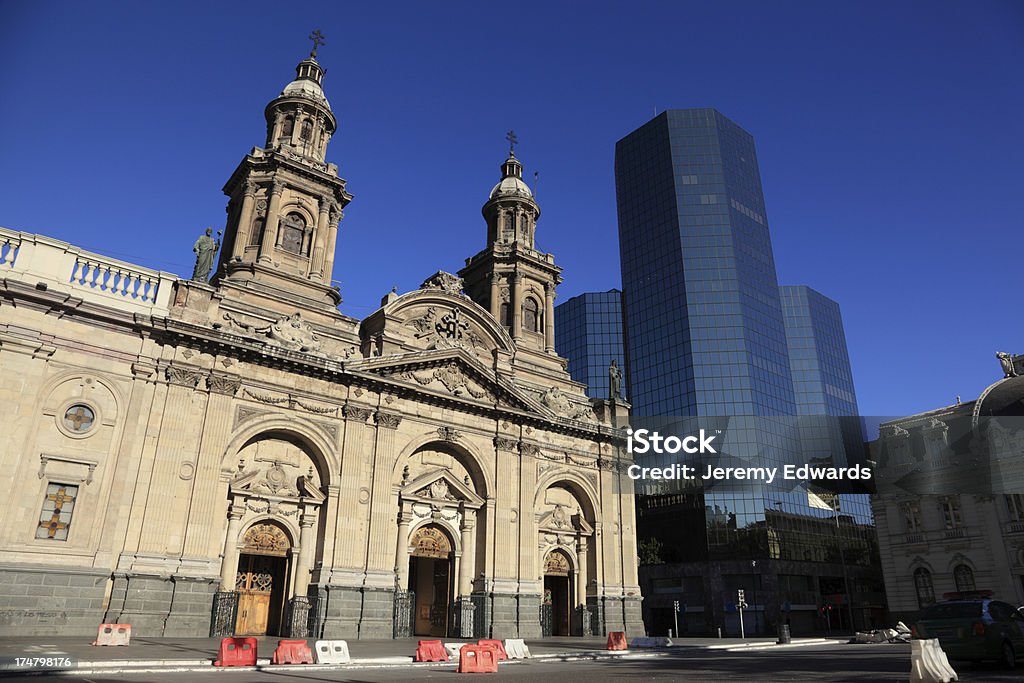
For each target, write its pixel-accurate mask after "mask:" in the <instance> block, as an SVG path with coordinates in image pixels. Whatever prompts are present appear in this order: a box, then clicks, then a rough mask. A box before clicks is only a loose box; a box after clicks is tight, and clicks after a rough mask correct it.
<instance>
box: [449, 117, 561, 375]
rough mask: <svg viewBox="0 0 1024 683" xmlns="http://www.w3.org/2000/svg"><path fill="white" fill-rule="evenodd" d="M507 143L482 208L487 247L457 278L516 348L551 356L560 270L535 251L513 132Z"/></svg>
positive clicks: (534, 215)
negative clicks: (497, 176)
mask: <svg viewBox="0 0 1024 683" xmlns="http://www.w3.org/2000/svg"><path fill="white" fill-rule="evenodd" d="M507 139H508V140H509V143H510V145H509V153H508V158H507V159H506V160H505V163H503V164H502V165H501V180H500V181H498V184H497V185H495V186H494V189H492V190H491V195H490V197H489V198H488V200H487V203H485V204H484V206H483V215H484V219H485V220H486V221H487V246H486V247H485V248H484V250H483V251H481V252H480V253H478V254H477V255H475V256H472V257H470V258H468V259H466V266H465V267H464V268H463V269H462V270H460V271H459V276H460V277H462V278H463V280H464V281H465V290H466V294H468V295H469V296H470V298H472V299H473V300H474V301H476V302H477V303H478V304H480V305H481V306H483V307H484V308H486V309H488V310H489V311H490V312H491V315H493V316H494V317H495V319H496V320H497V321H498V322H499V323H500V324H501V325H502V326H503V327H504V328H505V329H506V330H508V332H509V334H510V335H511V336H512V338H513V339H514V340H515V341H516V345H517V346H518V347H519V348H521V349H530V350H533V351H537V352H541V353H546V354H550V355H553V354H554V353H555V320H554V309H555V304H554V301H555V287H557V286H558V284H559V283H560V282H561V281H562V277H561V274H560V273H561V271H562V269H561V268H559V267H558V266H556V265H555V257H554V256H552V255H551V254H546V253H544V252H541V251H538V250H537V249H536V246H535V240H534V236H535V231H536V229H537V219H538V218H540V207H539V206H538V205H537V202H536V201H534V198H533V192H532V191H531V190H530V187H529V185H527V184H526V182H525V181H523V165H522V163H520V161H519V159H517V158H516V154H515V144H516V137H515V134H514V133H512V132H509V134H508V137H507Z"/></svg>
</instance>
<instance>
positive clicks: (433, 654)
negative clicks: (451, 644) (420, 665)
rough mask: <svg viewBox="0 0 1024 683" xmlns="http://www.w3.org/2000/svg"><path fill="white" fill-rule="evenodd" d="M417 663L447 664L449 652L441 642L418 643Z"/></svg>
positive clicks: (422, 641) (427, 641)
mask: <svg viewBox="0 0 1024 683" xmlns="http://www.w3.org/2000/svg"><path fill="white" fill-rule="evenodd" d="M415 661H417V662H447V661H448V652H447V650H445V649H444V643H442V642H441V641H440V640H421V641H419V643H417V647H416V658H415Z"/></svg>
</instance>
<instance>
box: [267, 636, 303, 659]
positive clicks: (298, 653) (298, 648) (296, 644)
mask: <svg viewBox="0 0 1024 683" xmlns="http://www.w3.org/2000/svg"><path fill="white" fill-rule="evenodd" d="M270 663H271V664H312V663H313V650H312V648H310V647H309V644H308V643H307V642H306V641H304V640H279V641H277V649H276V650H274V656H273V657H271V658H270Z"/></svg>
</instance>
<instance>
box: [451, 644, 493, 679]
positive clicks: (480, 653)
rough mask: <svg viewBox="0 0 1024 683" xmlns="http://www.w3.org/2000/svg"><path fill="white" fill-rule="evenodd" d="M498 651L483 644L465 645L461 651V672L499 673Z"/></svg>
mask: <svg viewBox="0 0 1024 683" xmlns="http://www.w3.org/2000/svg"><path fill="white" fill-rule="evenodd" d="M497 655H498V652H497V650H495V649H494V648H493V647H490V646H483V645H463V646H462V650H460V652H459V673H460V674H494V673H498V656H497Z"/></svg>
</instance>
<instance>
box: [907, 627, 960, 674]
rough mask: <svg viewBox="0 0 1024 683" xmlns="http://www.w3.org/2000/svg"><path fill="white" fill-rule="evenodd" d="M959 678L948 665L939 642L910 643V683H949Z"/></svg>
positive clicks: (921, 641) (916, 641)
mask: <svg viewBox="0 0 1024 683" xmlns="http://www.w3.org/2000/svg"><path fill="white" fill-rule="evenodd" d="M956 680H959V678H958V677H957V675H956V671H954V670H953V667H951V666H950V665H949V660H948V659H947V658H946V653H945V652H943V651H942V647H940V646H939V641H938V640H935V639H934V638H933V639H930V640H912V641H910V683H950V681H956Z"/></svg>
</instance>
